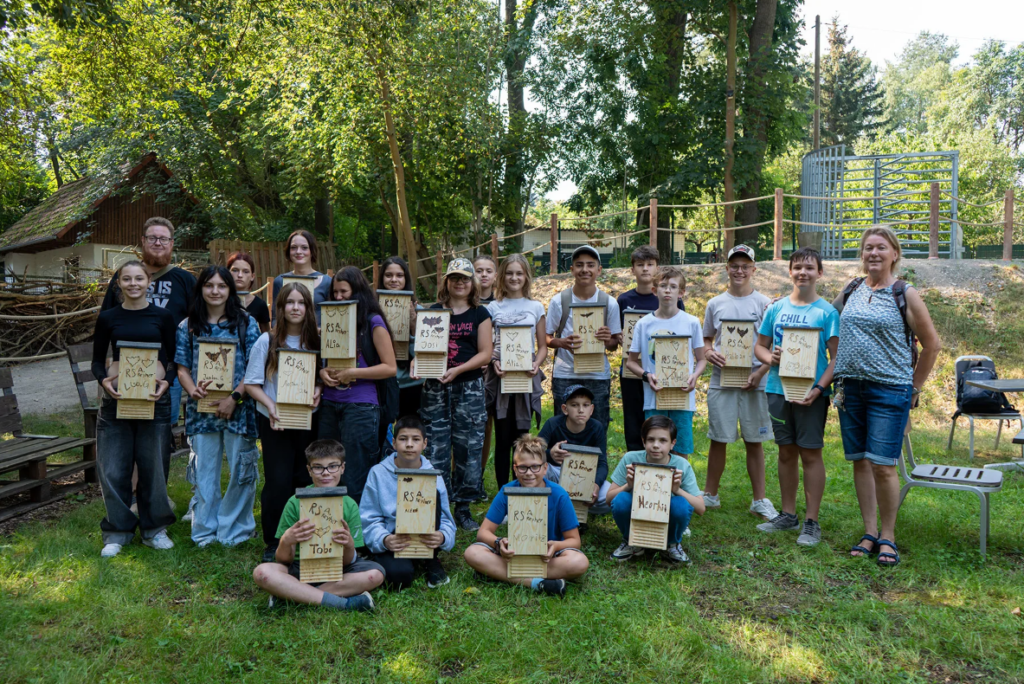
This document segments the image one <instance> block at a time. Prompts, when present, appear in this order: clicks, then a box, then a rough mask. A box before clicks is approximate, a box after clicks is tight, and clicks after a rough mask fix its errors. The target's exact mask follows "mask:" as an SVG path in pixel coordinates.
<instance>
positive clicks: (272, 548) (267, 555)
mask: <svg viewBox="0 0 1024 684" xmlns="http://www.w3.org/2000/svg"><path fill="white" fill-rule="evenodd" d="M275 561H277V544H273V545H271V544H268V545H267V548H265V549H263V562H264V563H273V562H275Z"/></svg>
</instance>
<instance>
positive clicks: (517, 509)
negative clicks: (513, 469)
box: [505, 487, 551, 579]
mask: <svg viewBox="0 0 1024 684" xmlns="http://www.w3.org/2000/svg"><path fill="white" fill-rule="evenodd" d="M549 494H551V488H550V487H506V488H505V495H506V496H507V497H508V548H509V549H510V550H511V551H512V552H513V553H515V554H516V555H515V556H514V557H513V558H512V560H510V561H509V562H508V577H509V579H512V578H514V577H547V576H548V564H547V563H545V562H544V561H543V559H542V558H541V556H543V555H544V554H545V553H547V552H548V495H549Z"/></svg>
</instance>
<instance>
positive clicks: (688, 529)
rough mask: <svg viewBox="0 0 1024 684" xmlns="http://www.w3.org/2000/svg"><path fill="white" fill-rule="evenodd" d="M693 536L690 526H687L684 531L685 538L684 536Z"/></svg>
mask: <svg viewBox="0 0 1024 684" xmlns="http://www.w3.org/2000/svg"><path fill="white" fill-rule="evenodd" d="M691 534H692V532H690V526H689V525H687V526H686V529H685V530H683V536H684V537H689V536H690V535H691Z"/></svg>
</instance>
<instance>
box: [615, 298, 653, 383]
mask: <svg viewBox="0 0 1024 684" xmlns="http://www.w3.org/2000/svg"><path fill="white" fill-rule="evenodd" d="M649 313H654V312H653V311H643V310H641V309H626V312H625V313H624V314H623V315H622V377H624V378H632V379H634V380H640V376H639V375H637V374H636V373H634V372H633V371H631V370H629V369H628V368H626V359H627V358H629V348H630V347H631V346H632V344H633V328H635V327H636V324H637V323H639V322H640V319H641V318H643V317H644V316H646V315H647V314H649Z"/></svg>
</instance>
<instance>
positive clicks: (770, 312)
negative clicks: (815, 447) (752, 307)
mask: <svg viewBox="0 0 1024 684" xmlns="http://www.w3.org/2000/svg"><path fill="white" fill-rule="evenodd" d="M783 327H793V328H821V331H820V332H819V333H818V368H817V371H816V372H815V374H814V382H815V383H817V382H818V381H819V380H821V375H822V373H824V372H825V369H826V368H828V341H829V340H830V339H832V338H833V337H839V312H838V311H836V309H835V307H834V306H832V305H831V304H829V303H828V302H826V301H825V300H824V299H818V301H816V302H814V303H813V304H808V305H807V306H795V305H794V304H793V303H792V302H790V301H789V297H783V298H782V299H780V300H778V301H777V302H775V303H774V304H772V305H771V306H769V307H768V309H767V310H766V311H765V312H764V318H763V319H762V320H761V329H760V330H758V331H757V332H758V333H759V334H761V335H766V336H767V335H770V336H771V338H772V341H773V342H774V344H775V345H780V344H782V328H783ZM765 392H767V393H768V394H785V393H786V392H785V390H783V389H782V380H780V379H779V367H778V366H772V367H771V369H770V370H769V371H768V385H767V386H766V387H765ZM828 394H829V388H827V387H826V388H825V395H826V396H827V395H828Z"/></svg>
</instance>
